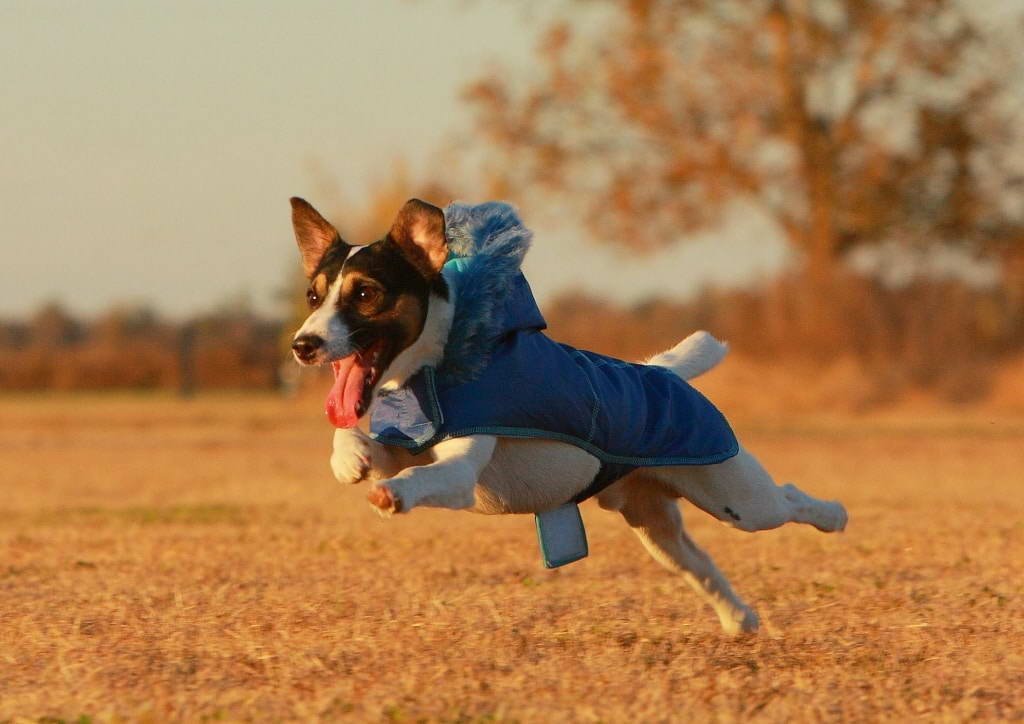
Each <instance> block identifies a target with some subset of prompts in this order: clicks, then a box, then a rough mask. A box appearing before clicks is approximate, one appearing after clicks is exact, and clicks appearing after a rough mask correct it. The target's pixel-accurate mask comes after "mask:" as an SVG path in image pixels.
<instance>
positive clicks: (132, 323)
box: [0, 303, 284, 394]
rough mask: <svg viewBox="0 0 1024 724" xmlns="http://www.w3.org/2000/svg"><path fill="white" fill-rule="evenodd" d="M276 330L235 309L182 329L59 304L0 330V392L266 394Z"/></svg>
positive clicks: (277, 357) (279, 355) (128, 310)
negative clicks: (91, 314)
mask: <svg viewBox="0 0 1024 724" xmlns="http://www.w3.org/2000/svg"><path fill="white" fill-rule="evenodd" d="M280 329H281V323H280V322H278V321H273V320H267V319H262V318H260V317H258V316H257V315H255V314H253V313H252V312H250V311H247V310H245V309H244V305H240V306H239V307H233V306H231V307H226V308H225V309H224V310H223V311H216V312H212V313H210V314H206V315H202V316H199V317H196V318H193V319H190V320H187V321H182V322H172V321H169V320H166V319H162V318H161V317H160V316H159V315H158V314H157V313H156V312H155V311H154V310H152V309H150V308H148V307H144V306H122V307H115V308H113V309H111V310H109V311H107V312H106V313H104V314H101V315H99V316H97V317H95V318H92V319H83V318H80V317H76V316H74V315H72V314H71V313H70V312H69V311H67V310H66V309H65V308H63V307H62V306H61V305H59V304H57V303H50V304H47V305H45V306H43V307H42V308H41V309H39V310H38V311H37V312H36V313H35V314H34V315H32V316H31V318H30V319H27V320H24V321H14V322H12V321H7V322H0V389H3V390H59V391H67V390H109V389H136V390H153V389H164V390H174V391H177V392H180V393H183V394H190V393H192V392H194V391H196V390H203V389H267V388H273V387H276V386H277V385H278V373H279V368H280V363H281V360H282V359H284V353H283V351H282V350H281V349H280V345H279V337H280Z"/></svg>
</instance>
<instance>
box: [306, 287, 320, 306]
mask: <svg viewBox="0 0 1024 724" xmlns="http://www.w3.org/2000/svg"><path fill="white" fill-rule="evenodd" d="M306 302H307V303H308V304H309V306H311V307H314V308H315V307H319V306H320V295H319V294H317V293H316V290H315V289H307V290H306Z"/></svg>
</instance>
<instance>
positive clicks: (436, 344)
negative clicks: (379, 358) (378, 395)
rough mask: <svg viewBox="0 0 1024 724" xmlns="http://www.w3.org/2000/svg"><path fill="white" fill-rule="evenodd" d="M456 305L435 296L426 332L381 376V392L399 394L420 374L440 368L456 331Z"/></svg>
mask: <svg viewBox="0 0 1024 724" xmlns="http://www.w3.org/2000/svg"><path fill="white" fill-rule="evenodd" d="M454 313H455V304H454V302H453V301H452V300H448V299H443V298H441V297H439V296H437V295H436V294H431V295H430V298H429V301H428V303H427V318H426V319H425V320H424V321H423V331H422V332H420V336H419V337H417V338H416V341H415V342H413V343H412V344H410V345H409V346H408V347H406V348H405V349H403V350H402V351H401V352H399V353H398V355H397V356H396V357H395V359H394V360H393V361H392V362H391V364H390V365H388V368H387V369H386V370H385V371H384V374H383V375H381V380H380V384H379V385H378V386H377V389H378V390H385V391H386V390H395V389H398V388H399V387H401V386H402V385H404V384H405V383H406V382H408V381H409V378H410V377H412V376H413V375H414V374H416V372H418V371H419V370H420V369H422V368H423V367H425V366H427V365H433V366H435V367H436V366H437V365H438V364H439V363H440V362H441V357H442V356H443V355H444V345H445V343H446V342H447V341H448V332H449V330H450V329H451V328H452V315H453V314H454Z"/></svg>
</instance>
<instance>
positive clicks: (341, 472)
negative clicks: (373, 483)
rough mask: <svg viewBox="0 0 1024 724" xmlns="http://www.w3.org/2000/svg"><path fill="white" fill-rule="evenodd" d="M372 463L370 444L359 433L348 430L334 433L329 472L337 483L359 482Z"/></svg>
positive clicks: (366, 474)
mask: <svg viewBox="0 0 1024 724" xmlns="http://www.w3.org/2000/svg"><path fill="white" fill-rule="evenodd" d="M372 465H373V460H372V459H371V458H370V444H369V443H368V442H367V441H366V440H365V439H363V437H362V436H361V435H359V434H357V433H355V432H352V431H349V430H338V431H337V432H335V433H334V452H332V453H331V472H333V473H334V477H335V479H336V480H337V481H338V482H339V483H361V482H362V481H364V480H366V477H367V476H368V475H369V474H370V467H371V466H372Z"/></svg>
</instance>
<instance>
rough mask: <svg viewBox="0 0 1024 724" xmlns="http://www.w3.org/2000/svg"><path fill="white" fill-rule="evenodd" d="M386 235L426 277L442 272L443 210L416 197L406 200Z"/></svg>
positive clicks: (445, 257)
mask: <svg viewBox="0 0 1024 724" xmlns="http://www.w3.org/2000/svg"><path fill="white" fill-rule="evenodd" d="M388 236H389V237H391V239H392V241H394V242H395V243H396V244H398V246H399V248H401V250H402V252H403V253H404V254H405V257H406V258H407V259H408V260H409V261H410V262H412V265H413V266H414V267H416V269H418V270H419V272H420V273H421V274H422V275H423V276H424V277H426V278H427V279H433V278H435V277H436V276H437V275H438V274H440V273H441V267H443V266H444V263H445V262H446V261H447V260H448V239H447V237H445V234H444V212H443V211H441V209H439V208H437V207H436V206H431V205H430V204H428V203H427V202H425V201H420V200H419V199H409V200H408V201H406V202H405V206H403V207H402V210H401V211H399V212H398V216H397V217H395V223H394V224H392V225H391V231H389V232H388Z"/></svg>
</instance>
